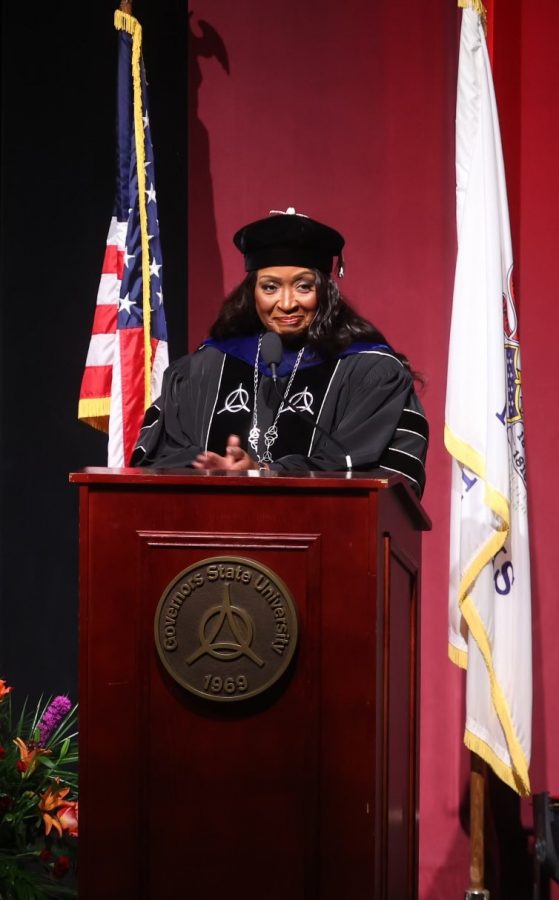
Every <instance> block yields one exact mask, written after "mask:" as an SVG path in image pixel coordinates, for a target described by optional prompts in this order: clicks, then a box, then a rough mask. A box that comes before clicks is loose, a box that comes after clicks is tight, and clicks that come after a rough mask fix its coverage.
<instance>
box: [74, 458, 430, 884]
mask: <svg viewBox="0 0 559 900" xmlns="http://www.w3.org/2000/svg"><path fill="white" fill-rule="evenodd" d="M255 475H256V477H252V476H251V475H248V474H245V475H242V476H241V475H230V474H228V473H224V474H217V473H205V472H190V471H189V472H188V473H186V472H185V470H182V471H181V472H176V471H175V472H164V471H161V470H160V471H154V470H140V469H119V470H111V469H86V470H84V471H82V472H79V473H75V474H72V475H71V476H70V480H71V481H72V482H74V483H76V484H78V485H79V486H80V560H81V561H80V567H81V569H80V593H81V601H80V650H81V662H80V710H81V712H80V858H79V867H80V888H79V896H80V900H99V898H103V900H140V898H146V900H148V898H149V900H175V898H185V900H214V898H218V897H221V896H223V897H227V898H228V900H262V898H266V900H311V898H312V900H342V898H343V900H405V898H416V897H417V847H418V842H417V805H418V765H417V760H418V746H419V733H418V709H419V580H420V579H419V575H420V559H421V532H422V530H425V529H427V528H429V520H428V519H427V517H426V516H425V514H424V512H423V511H422V509H421V507H420V506H419V504H418V502H417V501H416V500H415V498H414V497H413V495H412V493H411V492H410V490H409V488H408V487H407V485H406V484H405V483H404V482H403V479H401V478H400V477H394V478H389V479H385V478H383V479H375V478H373V477H369V476H365V475H361V474H354V475H346V474H345V473H339V474H338V473H336V474H318V473H312V472H311V473H305V474H304V475H300V476H294V475H289V476H288V475H286V476H283V475H282V476H279V475H278V476H270V475H268V474H266V475H265V476H263V475H260V474H259V473H255ZM220 556H229V557H230V556H234V557H242V558H243V559H245V560H252V561H254V563H255V564H258V565H259V566H263V567H266V569H267V570H270V571H272V572H273V573H275V574H276V575H277V576H278V577H279V578H280V579H281V580H282V581H283V582H284V583H285V585H286V586H287V588H288V589H289V591H290V592H291V595H292V597H293V598H294V600H295V604H296V607H297V612H298V621H299V637H298V646H297V650H296V653H295V655H294V657H293V659H292V661H291V664H290V666H289V669H288V671H287V673H286V674H285V675H284V676H283V677H282V679H280V681H279V682H277V683H276V685H275V686H274V687H273V688H271V689H269V690H268V691H265V692H264V693H262V694H260V695H259V696H258V697H255V698H253V699H249V700H243V701H239V702H235V703H217V702H211V701H210V700H204V699H203V698H199V697H197V696H195V695H193V694H192V693H190V692H189V691H187V690H185V689H184V687H182V686H181V685H180V684H178V683H177V681H176V680H175V679H174V678H173V677H171V675H170V674H169V672H168V671H167V670H166V668H165V666H164V665H163V664H162V662H161V660H160V655H159V653H158V650H157V648H156V643H155V639H154V617H155V616H156V611H157V609H158V604H159V601H160V598H161V597H162V594H163V593H164V591H165V590H166V588H167V586H168V585H169V583H171V582H173V579H175V578H176V576H177V575H178V574H179V573H181V571H182V570H184V569H187V568H188V567H189V566H192V565H193V564H196V563H198V562H200V561H204V560H206V559H208V558H213V557H220ZM185 602H187V601H185Z"/></svg>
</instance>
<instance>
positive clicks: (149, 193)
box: [146, 183, 156, 203]
mask: <svg viewBox="0 0 559 900" xmlns="http://www.w3.org/2000/svg"><path fill="white" fill-rule="evenodd" d="M146 197H147V202H148V203H155V200H156V193H155V188H154V186H153V184H151V183H150V186H149V188H148V189H147V190H146Z"/></svg>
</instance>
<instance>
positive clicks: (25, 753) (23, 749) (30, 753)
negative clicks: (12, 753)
mask: <svg viewBox="0 0 559 900" xmlns="http://www.w3.org/2000/svg"><path fill="white" fill-rule="evenodd" d="M14 744H15V745H16V747H17V748H18V750H19V763H18V770H19V771H20V772H22V773H24V774H25V776H26V777H28V776H29V775H31V773H32V772H33V771H34V770H35V769H36V768H37V764H38V762H39V757H40V756H50V754H51V752H52V751H51V750H44V749H43V748H42V747H35V748H34V749H33V750H30V749H29V747H28V746H27V744H26V743H25V741H22V739H21V738H15V740H14Z"/></svg>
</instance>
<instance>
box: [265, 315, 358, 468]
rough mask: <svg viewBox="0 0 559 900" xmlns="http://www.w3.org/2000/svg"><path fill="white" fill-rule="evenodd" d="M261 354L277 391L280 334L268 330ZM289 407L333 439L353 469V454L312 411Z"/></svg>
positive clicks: (280, 346)
mask: <svg viewBox="0 0 559 900" xmlns="http://www.w3.org/2000/svg"><path fill="white" fill-rule="evenodd" d="M260 354H261V356H262V359H263V360H264V362H265V363H266V365H267V366H269V368H270V369H271V370H272V380H273V382H274V384H275V385H276V391H277V373H276V368H277V366H279V364H280V362H281V358H282V356H283V344H282V342H281V338H280V336H279V334H276V332H275V331H267V332H266V334H265V335H264V337H263V338H262V343H261V345H260ZM289 409H290V410H291V411H292V412H294V413H296V414H297V415H298V416H299V417H300V418H301V419H304V420H305V421H306V422H307V424H310V425H312V426H313V428H316V430H317V431H318V432H319V433H320V434H322V435H323V436H324V437H325V438H328V440H329V441H331V442H332V443H333V444H334V445H335V446H336V447H337V448H338V450H340V451H341V453H342V454H343V456H344V458H345V463H346V469H348V471H351V469H352V468H353V466H352V462H351V456H350V455H349V453H348V452H347V450H346V448H345V447H343V446H342V445H341V444H340V442H339V441H338V440H336V438H335V437H334V436H333V435H331V434H329V433H328V432H327V431H326V429H325V428H323V427H322V426H321V425H319V424H318V422H317V420H316V419H315V417H314V416H311V414H310V413H307V412H303V410H300V409H297V407H295V406H290V407H289Z"/></svg>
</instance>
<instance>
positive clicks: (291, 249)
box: [233, 209, 345, 273]
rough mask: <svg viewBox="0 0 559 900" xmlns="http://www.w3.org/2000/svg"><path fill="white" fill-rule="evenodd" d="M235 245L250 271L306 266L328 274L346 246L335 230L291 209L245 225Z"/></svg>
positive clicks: (237, 235) (238, 234)
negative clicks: (273, 267) (271, 267)
mask: <svg viewBox="0 0 559 900" xmlns="http://www.w3.org/2000/svg"><path fill="white" fill-rule="evenodd" d="M233 242H234V244H235V246H236V247H237V248H238V249H239V250H240V251H241V253H243V254H244V257H245V269H246V271H247V272H253V271H255V270H256V269H266V268H268V267H269V266H306V267H308V268H310V269H319V270H320V271H321V272H326V273H330V272H331V271H332V264H333V257H334V256H337V257H338V258H339V257H340V256H341V252H342V247H343V246H344V243H345V241H344V238H343V237H342V235H341V234H340V233H339V232H338V231H335V229H334V228H330V227H329V226H328V225H322V224H321V223H320V222H316V221H315V220H314V219H310V218H309V217H308V216H303V215H300V214H297V213H295V212H294V211H293V212H292V211H291V209H290V210H288V212H286V213H279V214H270V215H269V216H268V217H267V218H266V219H259V220H258V221H257V222H251V223H250V224H249V225H245V226H244V227H243V228H241V229H240V230H239V231H237V233H236V234H235V236H234V237H233Z"/></svg>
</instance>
